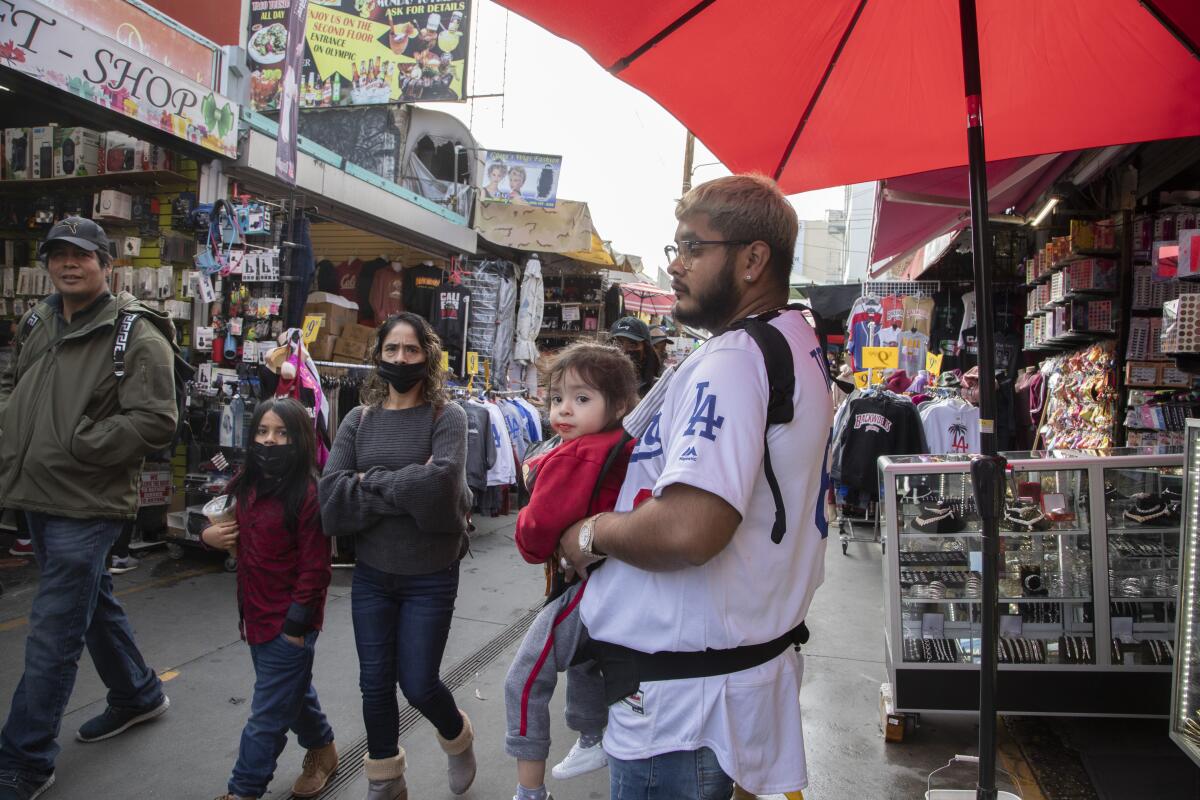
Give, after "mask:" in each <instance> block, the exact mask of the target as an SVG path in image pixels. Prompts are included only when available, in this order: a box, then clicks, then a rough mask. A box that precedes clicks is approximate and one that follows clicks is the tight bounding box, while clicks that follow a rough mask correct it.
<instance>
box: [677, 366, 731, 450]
mask: <svg viewBox="0 0 1200 800" xmlns="http://www.w3.org/2000/svg"><path fill="white" fill-rule="evenodd" d="M724 424H725V418H724V417H720V416H717V396H716V395H715V394H713V393H711V392H709V391H708V381H701V382H700V383H697V384H696V403H695V405H694V406H693V407H692V416H691V418H690V419H689V420H688V425H687V430H685V431H684V432H683V435H684V436H695V435H696V434H697V433H699V434H700V436H701V437H702V438H704V439H708V440H709V441H710V442H715V441H716V440H717V433H716V432H717V431H718V430H719V429H720V428H721V426H722V425H724ZM693 451H694V448H693ZM684 455H687V454H686V453H685V454H684Z"/></svg>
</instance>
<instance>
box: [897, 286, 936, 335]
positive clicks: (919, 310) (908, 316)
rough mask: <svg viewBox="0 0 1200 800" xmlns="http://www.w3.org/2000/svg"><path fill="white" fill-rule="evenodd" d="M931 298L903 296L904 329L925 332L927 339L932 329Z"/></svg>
mask: <svg viewBox="0 0 1200 800" xmlns="http://www.w3.org/2000/svg"><path fill="white" fill-rule="evenodd" d="M933 305H934V304H933V298H932V297H924V296H921V295H909V296H908V297H905V298H904V329H905V330H909V331H912V330H916V331H920V332H921V333H923V334H925V339H926V341H928V339H929V334H930V333H932V331H933Z"/></svg>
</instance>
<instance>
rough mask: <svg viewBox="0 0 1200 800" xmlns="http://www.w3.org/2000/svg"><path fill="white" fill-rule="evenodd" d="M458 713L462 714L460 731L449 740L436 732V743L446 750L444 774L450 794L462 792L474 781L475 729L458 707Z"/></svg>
mask: <svg viewBox="0 0 1200 800" xmlns="http://www.w3.org/2000/svg"><path fill="white" fill-rule="evenodd" d="M458 713H460V714H462V718H463V729H462V733H460V734H459V735H458V736H456V737H454V738H453V739H450V740H446V739H443V738H442V735H441V734H440V733H439V734H437V738H438V744H440V745H441V746H442V750H444V751H446V756H447V758H448V760H449V766H448V767H447V768H446V774H447V776H448V777H449V780H450V791H451V793H452V794H462V793H464V792H465V791H467V789H470V788H471V784H472V783H473V782H474V781H475V748H474V747H473V745H474V743H475V730H474V729H473V728H472V727H471V720H470V719H469V718H468V717H467V715H466V713H465V712H464V711H463V710H462V709H459V711H458Z"/></svg>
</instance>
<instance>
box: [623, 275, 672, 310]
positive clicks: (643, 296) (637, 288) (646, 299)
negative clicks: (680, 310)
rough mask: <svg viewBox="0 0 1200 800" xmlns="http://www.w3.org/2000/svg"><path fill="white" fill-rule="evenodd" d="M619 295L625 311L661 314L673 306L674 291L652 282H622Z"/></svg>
mask: <svg viewBox="0 0 1200 800" xmlns="http://www.w3.org/2000/svg"><path fill="white" fill-rule="evenodd" d="M621 295H622V296H623V297H624V298H625V310H626V311H631V312H635V313H641V314H658V315H659V316H662V315H664V314H670V313H671V309H673V308H674V307H675V293H674V292H672V291H671V290H670V289H663V288H661V287H659V286H655V285H654V284H653V283H622V284H621Z"/></svg>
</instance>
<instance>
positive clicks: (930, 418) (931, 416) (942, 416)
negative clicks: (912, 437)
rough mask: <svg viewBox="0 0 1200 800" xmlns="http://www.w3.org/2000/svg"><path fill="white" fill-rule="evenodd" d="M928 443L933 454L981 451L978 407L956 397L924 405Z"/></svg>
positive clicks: (949, 396) (924, 426)
mask: <svg viewBox="0 0 1200 800" xmlns="http://www.w3.org/2000/svg"><path fill="white" fill-rule="evenodd" d="M920 414H921V425H922V427H923V428H924V430H925V441H926V443H927V444H928V446H929V452H930V453H933V454H934V455H945V454H953V453H959V454H961V453H978V452H979V408H978V407H977V406H973V405H971V404H970V403H968V402H967V401H966V400H963V399H962V398H961V397H959V396H957V395H953V394H951V395H948V396H945V397H942V398H939V399H936V400H933V401H931V402H928V403H925V404H924V405H922V406H921V409H920Z"/></svg>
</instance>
